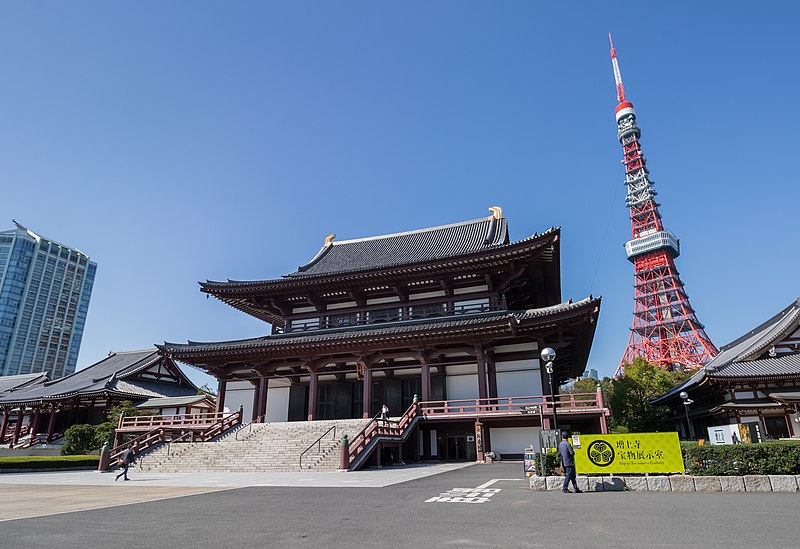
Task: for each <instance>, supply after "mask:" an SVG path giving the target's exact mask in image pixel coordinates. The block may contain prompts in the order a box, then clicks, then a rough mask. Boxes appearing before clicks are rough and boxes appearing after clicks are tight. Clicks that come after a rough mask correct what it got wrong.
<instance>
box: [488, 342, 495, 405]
mask: <svg viewBox="0 0 800 549" xmlns="http://www.w3.org/2000/svg"><path fill="white" fill-rule="evenodd" d="M486 370H487V373H488V374H489V398H497V369H496V368H495V365H494V353H493V352H488V353H486Z"/></svg>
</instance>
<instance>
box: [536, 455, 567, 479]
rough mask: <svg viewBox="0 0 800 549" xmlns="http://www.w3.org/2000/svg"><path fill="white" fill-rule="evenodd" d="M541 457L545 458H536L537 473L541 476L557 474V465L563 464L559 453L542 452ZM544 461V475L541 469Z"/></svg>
mask: <svg viewBox="0 0 800 549" xmlns="http://www.w3.org/2000/svg"><path fill="white" fill-rule="evenodd" d="M541 457H542V458H544V459H543V460H540V459H539V457H537V458H536V474H537V475H539V476H552V475H555V474H556V473H555V469H556V467H558V466H559V465H561V458H560V457H559V455H558V453H553V454H541ZM542 461H544V475H542V471H541V470H540V469H541V463H542Z"/></svg>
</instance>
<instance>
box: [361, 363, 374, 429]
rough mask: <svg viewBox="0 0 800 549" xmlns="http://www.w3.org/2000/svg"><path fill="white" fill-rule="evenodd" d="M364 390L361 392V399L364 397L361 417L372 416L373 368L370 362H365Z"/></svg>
mask: <svg viewBox="0 0 800 549" xmlns="http://www.w3.org/2000/svg"><path fill="white" fill-rule="evenodd" d="M363 384H364V386H363V390H362V392H361V395H362V396H361V399H362V402H363V403H362V405H361V408H362V411H361V417H363V418H371V417H372V370H370V369H369V364H367V363H364V380H363Z"/></svg>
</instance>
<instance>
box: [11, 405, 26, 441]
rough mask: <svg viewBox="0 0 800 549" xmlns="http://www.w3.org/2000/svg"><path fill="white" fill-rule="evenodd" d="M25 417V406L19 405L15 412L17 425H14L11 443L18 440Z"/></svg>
mask: <svg viewBox="0 0 800 549" xmlns="http://www.w3.org/2000/svg"><path fill="white" fill-rule="evenodd" d="M24 418H25V408H24V407H22V406H20V409H19V412H18V413H17V425H16V426H15V427H14V438H12V439H11V444H16V443H17V441H18V440H19V433H20V431H21V430H22V420H23V419H24Z"/></svg>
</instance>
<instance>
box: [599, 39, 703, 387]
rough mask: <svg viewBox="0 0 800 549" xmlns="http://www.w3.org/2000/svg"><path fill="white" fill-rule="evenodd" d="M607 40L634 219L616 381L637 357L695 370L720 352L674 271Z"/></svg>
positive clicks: (672, 247) (674, 246)
mask: <svg viewBox="0 0 800 549" xmlns="http://www.w3.org/2000/svg"><path fill="white" fill-rule="evenodd" d="M608 41H609V43H610V44H611V63H612V65H613V66H614V81H615V82H616V84H617V100H618V101H619V104H618V105H617V108H616V109H615V111H616V119H617V138H618V139H619V142H620V145H622V155H623V159H622V164H623V165H624V166H625V186H626V187H627V188H628V193H627V196H626V197H625V202H626V204H627V206H628V208H629V209H630V219H631V239H630V240H629V241H628V242H626V243H625V252H626V254H627V256H628V260H629V261H630V262H631V263H633V270H634V284H633V288H634V291H633V294H634V295H633V323H632V325H631V331H630V337H629V339H628V346H627V348H626V349H625V353H624V354H623V357H622V360H621V361H620V364H619V367H618V368H617V372H616V374H615V377H616V376H619V375H621V374H623V373H624V369H625V365H626V364H630V363H631V362H633V360H634V359H635V358H636V357H643V358H644V359H645V360H647V361H648V362H651V363H654V364H657V365H658V367H659V368H665V369H670V370H673V369H676V368H690V369H692V368H697V367H699V366H701V365H703V364H706V363H707V362H708V361H710V360H711V359H712V358H713V357H714V356H716V354H717V352H718V351H717V348H716V347H715V346H714V344H713V343H712V342H711V340H710V339H709V338H708V335H706V333H705V327H704V326H703V325H702V324H701V323H700V321H698V320H697V315H696V313H695V311H694V309H693V308H692V306H691V304H690V303H689V297H688V296H687V295H686V290H685V289H684V287H683V282H682V281H681V279H680V276H679V275H678V269H677V268H676V267H675V258H677V257H678V256H679V255H680V243H679V241H678V237H676V236H675V235H674V234H672V232H671V231H669V230H668V229H666V228H665V227H664V223H663V221H662V219H661V213H660V212H659V209H658V203H657V202H656V201H655V196H656V191H655V189H654V188H653V181H652V180H651V179H650V170H649V169H647V164H646V160H645V157H644V153H643V152H642V146H641V143H640V142H639V138H640V137H641V134H642V131H641V130H640V129H639V126H638V124H637V123H636V112H635V111H634V109H633V104H631V102H630V101H628V100H627V99H626V98H625V88H624V86H623V85H622V75H620V72H619V63H618V62H617V51H616V50H615V49H614V42H613V41H612V40H611V33H609V34H608Z"/></svg>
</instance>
